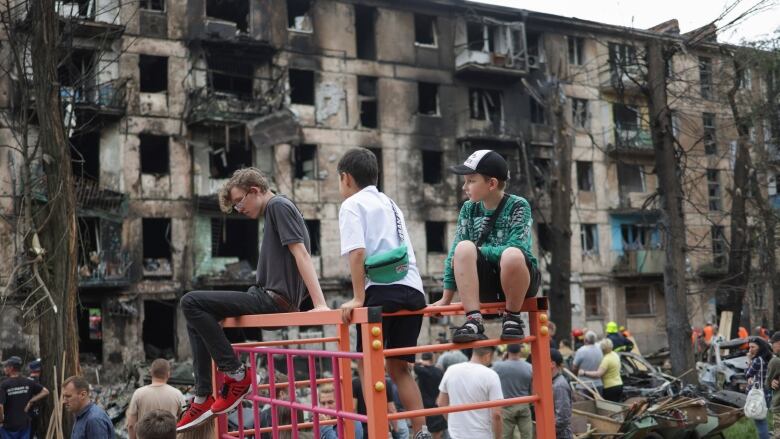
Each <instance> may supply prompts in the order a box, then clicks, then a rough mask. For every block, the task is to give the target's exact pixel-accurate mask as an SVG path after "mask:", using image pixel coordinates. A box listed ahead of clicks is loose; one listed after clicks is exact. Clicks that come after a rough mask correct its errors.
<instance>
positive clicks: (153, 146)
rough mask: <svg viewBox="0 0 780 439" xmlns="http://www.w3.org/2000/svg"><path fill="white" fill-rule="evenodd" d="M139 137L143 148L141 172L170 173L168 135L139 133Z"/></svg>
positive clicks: (141, 148) (140, 147)
mask: <svg viewBox="0 0 780 439" xmlns="http://www.w3.org/2000/svg"><path fill="white" fill-rule="evenodd" d="M138 139H139V140H140V146H139V149H140V150H141V173H142V174H158V175H161V174H168V173H170V155H169V152H168V136H157V135H154V134H139V135H138Z"/></svg>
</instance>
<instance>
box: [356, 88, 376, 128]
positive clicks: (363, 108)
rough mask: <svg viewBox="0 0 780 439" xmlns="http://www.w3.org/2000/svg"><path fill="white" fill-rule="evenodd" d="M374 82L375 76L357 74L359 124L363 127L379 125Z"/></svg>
mask: <svg viewBox="0 0 780 439" xmlns="http://www.w3.org/2000/svg"><path fill="white" fill-rule="evenodd" d="M376 84H377V81H376V78H372V77H370V76H358V101H359V102H360V126H361V127H363V128H377V127H378V126H379V117H378V116H379V115H378V112H379V105H378V102H377V90H376Z"/></svg>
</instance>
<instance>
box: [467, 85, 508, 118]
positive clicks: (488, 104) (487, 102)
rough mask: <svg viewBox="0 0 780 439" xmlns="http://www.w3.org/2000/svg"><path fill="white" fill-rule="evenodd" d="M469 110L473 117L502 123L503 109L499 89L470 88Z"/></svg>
mask: <svg viewBox="0 0 780 439" xmlns="http://www.w3.org/2000/svg"><path fill="white" fill-rule="evenodd" d="M469 97H470V99H469V112H470V113H471V118H472V119H476V120H486V121H488V122H493V123H501V121H502V120H503V117H502V116H503V114H502V113H503V109H502V107H501V105H502V102H501V92H500V91H499V90H485V89H480V88H471V89H469Z"/></svg>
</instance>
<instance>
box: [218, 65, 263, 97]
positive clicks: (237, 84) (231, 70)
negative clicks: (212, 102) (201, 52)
mask: <svg viewBox="0 0 780 439" xmlns="http://www.w3.org/2000/svg"><path fill="white" fill-rule="evenodd" d="M208 64H209V73H210V74H211V86H212V88H213V89H214V90H215V91H219V92H223V93H230V94H233V95H236V96H238V97H240V98H243V99H251V98H252V89H253V79H254V65H253V64H252V63H251V62H247V61H246V60H241V61H237V60H234V59H230V58H211V59H209V60H208Z"/></svg>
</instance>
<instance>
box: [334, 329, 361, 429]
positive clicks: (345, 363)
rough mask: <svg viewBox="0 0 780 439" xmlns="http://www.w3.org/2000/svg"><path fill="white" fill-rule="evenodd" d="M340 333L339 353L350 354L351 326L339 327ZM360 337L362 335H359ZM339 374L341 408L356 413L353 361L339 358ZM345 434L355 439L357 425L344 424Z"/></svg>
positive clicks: (351, 423)
mask: <svg viewBox="0 0 780 439" xmlns="http://www.w3.org/2000/svg"><path fill="white" fill-rule="evenodd" d="M337 328H338V331H339V349H338V350H339V351H341V352H349V351H350V347H349V325H345V324H343V323H341V324H339V325H338V326H337ZM358 336H360V334H358ZM338 362H339V374H340V378H341V408H342V410H344V411H347V412H354V411H355V404H354V398H352V360H350V359H349V358H339V359H338ZM344 434H345V435H346V437H347V438H353V437H355V423H354V422H352V421H345V422H344Z"/></svg>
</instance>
